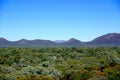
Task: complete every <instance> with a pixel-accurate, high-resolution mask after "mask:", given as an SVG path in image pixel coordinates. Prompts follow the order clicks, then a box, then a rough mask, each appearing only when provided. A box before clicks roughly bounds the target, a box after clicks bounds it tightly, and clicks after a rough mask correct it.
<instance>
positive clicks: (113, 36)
mask: <svg viewBox="0 0 120 80" xmlns="http://www.w3.org/2000/svg"><path fill="white" fill-rule="evenodd" d="M11 46H17V47H60V46H61V47H66V46H67V47H69V46H77V47H80V46H120V33H108V34H105V35H102V36H100V37H97V38H95V39H93V40H92V41H90V42H81V41H79V40H77V39H75V38H71V39H69V40H68V41H65V40H56V41H50V40H41V39H35V40H26V39H21V40H18V41H8V40H7V39H5V38H0V47H11Z"/></svg>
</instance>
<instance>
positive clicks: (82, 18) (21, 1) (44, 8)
mask: <svg viewBox="0 0 120 80" xmlns="http://www.w3.org/2000/svg"><path fill="white" fill-rule="evenodd" d="M113 32H116V33H120V0H0V37H4V38H6V39H8V40H12V41H15V40H19V39H23V38H25V39H29V40H33V39H49V40H68V39H70V38H76V39H78V40H81V41H90V40H92V39H94V38H96V37H98V36H101V35H103V34H106V33H113Z"/></svg>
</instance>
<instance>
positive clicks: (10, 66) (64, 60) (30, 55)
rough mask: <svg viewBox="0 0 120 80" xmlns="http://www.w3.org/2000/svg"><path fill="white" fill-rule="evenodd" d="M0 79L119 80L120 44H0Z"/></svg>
mask: <svg viewBox="0 0 120 80" xmlns="http://www.w3.org/2000/svg"><path fill="white" fill-rule="evenodd" d="M0 80H120V48H119V47H108V48H106V47H99V48H77V47H68V48H64V47H63V48H17V47H11V48H0Z"/></svg>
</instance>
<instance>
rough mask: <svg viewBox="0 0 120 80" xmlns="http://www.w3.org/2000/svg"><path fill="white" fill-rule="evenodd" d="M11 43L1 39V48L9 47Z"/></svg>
mask: <svg viewBox="0 0 120 80" xmlns="http://www.w3.org/2000/svg"><path fill="white" fill-rule="evenodd" d="M10 44H11V42H10V41H8V40H6V39H5V38H0V46H1V45H2V46H7V45H10Z"/></svg>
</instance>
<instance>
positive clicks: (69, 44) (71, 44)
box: [63, 38, 82, 46]
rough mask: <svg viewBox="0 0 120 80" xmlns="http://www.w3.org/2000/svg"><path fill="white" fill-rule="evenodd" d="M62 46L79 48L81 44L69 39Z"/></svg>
mask: <svg viewBox="0 0 120 80" xmlns="http://www.w3.org/2000/svg"><path fill="white" fill-rule="evenodd" d="M63 45H66V46H81V45H82V42H81V41H79V40H77V39H75V38H71V39H69V40H68V41H66V42H64V43H63Z"/></svg>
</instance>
